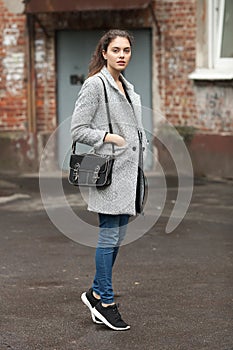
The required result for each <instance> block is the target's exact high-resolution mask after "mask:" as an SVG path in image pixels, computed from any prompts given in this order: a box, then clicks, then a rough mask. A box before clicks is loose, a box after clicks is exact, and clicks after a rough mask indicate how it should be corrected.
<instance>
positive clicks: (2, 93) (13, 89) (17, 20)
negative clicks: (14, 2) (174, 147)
mask: <svg viewBox="0 0 233 350" xmlns="http://www.w3.org/2000/svg"><path fill="white" fill-rule="evenodd" d="M25 47H26V42H25V16H23V15H17V14H11V13H9V12H8V11H7V9H6V8H5V7H4V5H3V3H2V1H0V59H1V62H0V131H25V130H26V129H27V112H26V111H27V101H26V99H27V96H26V75H25Z"/></svg>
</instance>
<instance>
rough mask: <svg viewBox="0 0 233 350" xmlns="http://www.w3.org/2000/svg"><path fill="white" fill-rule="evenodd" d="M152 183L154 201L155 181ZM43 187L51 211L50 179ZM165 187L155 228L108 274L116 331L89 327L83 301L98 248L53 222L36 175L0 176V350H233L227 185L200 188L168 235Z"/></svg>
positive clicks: (170, 201)
mask: <svg viewBox="0 0 233 350" xmlns="http://www.w3.org/2000/svg"><path fill="white" fill-rule="evenodd" d="M149 181H150V183H151V191H152V192H153V189H154V190H155V193H156V189H158V188H160V185H161V183H160V179H159V178H157V177H151V178H150V179H149ZM48 184H49V188H50V190H51V188H54V197H53V196H52V198H51V200H52V201H53V203H54V211H56V208H58V207H59V205H58V204H59V200H58V198H56V180H54V179H52V178H48ZM167 185H168V188H167V194H166V203H165V207H164V209H163V210H162V213H161V215H160V217H159V219H158V221H157V222H156V223H155V224H154V225H153V226H152V227H150V228H149V229H148V232H146V233H145V234H143V235H142V236H141V237H139V238H138V239H136V240H135V241H134V242H132V243H130V244H127V245H125V246H123V247H121V250H120V253H119V257H118V259H117V262H116V266H115V267H114V280H113V283H114V290H115V294H116V302H117V303H119V305H120V306H119V310H120V312H121V314H122V316H123V319H125V321H126V322H128V323H129V324H130V325H131V329H130V330H129V331H124V332H116V331H111V330H110V329H108V328H106V327H105V326H104V325H95V324H93V322H92V320H91V317H90V314H89V310H88V309H87V307H85V306H84V305H83V304H82V302H81V300H80V295H81V293H82V292H83V291H84V290H86V289H88V288H89V287H90V285H91V280H92V278H93V273H94V253H95V250H94V248H93V247H90V246H87V245H85V244H81V243H77V242H75V241H73V240H71V239H70V238H68V237H67V236H66V235H65V234H63V233H61V232H60V231H59V229H58V228H57V227H56V226H55V225H54V224H53V223H52V222H51V220H50V218H49V217H48V215H47V213H46V211H45V209H44V207H43V204H42V202H41V197H40V191H39V185H38V177H37V176H14V175H13V174H10V175H7V174H4V175H2V176H1V177H0V220H1V221H0V222H1V226H0V240H1V245H0V286H1V287H0V288H1V290H0V303H1V304H0V350H9V349H10V350H11V349H12V350H97V349H102V350H112V349H114V350H123V349H124V350H144V349H145V350H176V349H179V350H205V349H206V350H233V183H232V181H220V180H215V181H214V180H210V179H204V178H203V179H196V180H195V186H194V190H193V195H192V201H191V203H190V206H189V209H188V212H187V214H186V216H185V217H184V219H183V221H182V222H181V224H180V225H179V226H178V227H177V228H176V229H175V230H174V231H173V232H172V233H170V234H167V233H166V232H165V227H166V224H167V221H168V219H169V215H170V212H171V209H172V206H173V205H174V202H175V199H176V194H177V181H176V179H169V181H168V182H167ZM64 187H65V192H66V197H67V200H68V201H70V203H71V206H72V207H73V209H74V212H76V213H80V217H83V220H84V221H85V218H86V216H88V214H87V213H86V210H85V206H84V205H83V203H81V199H80V195H79V194H78V193H77V192H75V191H76V189H74V188H73V187H72V186H71V185H69V184H68V182H67V181H66V179H65V180H64ZM157 209H158V208H157ZM60 210H61V211H60V213H62V205H61V206H60ZM151 210H152V211H153V207H152V209H151ZM154 210H156V208H154ZM61 216H62V215H61ZM90 220H93V221H94V220H95V218H94V216H93V217H92V218H91V219H90ZM84 227H85V225H84ZM80 229H81V227H78V226H77V231H78V230H80Z"/></svg>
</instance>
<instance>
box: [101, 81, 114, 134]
mask: <svg viewBox="0 0 233 350" xmlns="http://www.w3.org/2000/svg"><path fill="white" fill-rule="evenodd" d="M99 78H100V79H101V80H102V83H103V86H104V97H105V104H106V109H107V117H108V126H109V132H110V134H113V131H112V123H111V119H110V110H109V103H108V95H107V90H106V86H105V83H104V80H103V78H101V77H100V76H99Z"/></svg>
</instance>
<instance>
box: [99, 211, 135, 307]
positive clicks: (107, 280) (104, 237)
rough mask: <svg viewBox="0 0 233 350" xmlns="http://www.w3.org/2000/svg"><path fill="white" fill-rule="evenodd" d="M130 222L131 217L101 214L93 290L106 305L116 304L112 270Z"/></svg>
mask: <svg viewBox="0 0 233 350" xmlns="http://www.w3.org/2000/svg"><path fill="white" fill-rule="evenodd" d="M128 221H129V215H126V214H122V215H108V214H99V228H100V230H99V239H98V244H97V248H96V255H95V262H96V274H95V278H94V281H93V285H92V288H93V290H94V291H95V292H96V294H98V295H100V297H101V301H102V302H103V303H105V304H111V303H113V302H114V294H113V289H112V268H113V265H114V262H115V260H116V257H117V253H118V251H119V246H120V245H121V243H122V241H123V239H124V237H125V234H126V228H127V224H128Z"/></svg>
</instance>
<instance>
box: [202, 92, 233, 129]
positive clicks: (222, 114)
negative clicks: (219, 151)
mask: <svg viewBox="0 0 233 350" xmlns="http://www.w3.org/2000/svg"><path fill="white" fill-rule="evenodd" d="M196 96H197V111H198V118H199V121H200V122H201V124H202V126H204V127H205V128H206V129H209V130H210V131H213V132H215V131H216V132H232V131H233V113H232V101H233V89H232V87H230V86H229V87H224V86H205V87H203V86H199V87H196Z"/></svg>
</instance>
